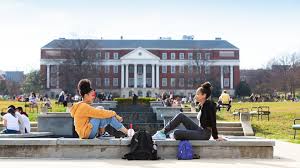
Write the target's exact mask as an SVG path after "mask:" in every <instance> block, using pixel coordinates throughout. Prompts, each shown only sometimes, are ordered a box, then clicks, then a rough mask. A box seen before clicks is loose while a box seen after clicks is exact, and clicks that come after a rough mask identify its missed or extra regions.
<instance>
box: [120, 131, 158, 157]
mask: <svg viewBox="0 0 300 168" xmlns="http://www.w3.org/2000/svg"><path fill="white" fill-rule="evenodd" d="M129 147H130V152H129V153H127V154H125V155H124V156H123V158H122V159H127V160H158V159H159V157H157V146H156V145H155V144H153V140H152V137H151V135H150V134H149V133H148V132H147V131H144V130H141V131H138V132H137V133H135V134H134V135H133V137H132V139H131V142H130V145H129Z"/></svg>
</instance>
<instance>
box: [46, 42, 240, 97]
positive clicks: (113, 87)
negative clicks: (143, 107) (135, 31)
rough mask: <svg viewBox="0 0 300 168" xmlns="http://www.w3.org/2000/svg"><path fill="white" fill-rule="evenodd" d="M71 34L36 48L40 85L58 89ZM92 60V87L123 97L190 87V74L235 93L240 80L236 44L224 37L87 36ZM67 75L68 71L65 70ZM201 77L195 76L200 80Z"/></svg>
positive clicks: (190, 90)
mask: <svg viewBox="0 0 300 168" xmlns="http://www.w3.org/2000/svg"><path fill="white" fill-rule="evenodd" d="M71 41H72V40H71V39H56V40H53V41H51V42H50V43H48V44H47V45H45V46H44V47H42V48H41V74H42V75H43V77H44V78H45V82H44V87H45V88H47V90H48V91H49V92H54V93H58V92H60V91H61V90H62V89H63V85H64V81H63V80H62V78H61V76H62V75H64V74H61V72H60V69H61V67H62V66H63V61H62V60H67V59H68V58H65V57H63V54H62V53H63V52H66V51H64V50H66V49H67V48H68V46H69V44H68V43H69V42H71ZM86 41H92V42H93V44H94V45H92V46H90V47H89V53H90V55H92V56H94V57H95V58H96V59H95V62H94V64H93V65H95V66H97V68H96V70H95V73H93V74H96V75H94V76H86V78H89V79H91V81H92V83H93V85H94V87H95V89H96V90H97V91H99V92H100V91H101V92H111V93H113V94H115V95H116V96H121V97H128V96H130V95H131V94H132V93H133V92H135V93H137V94H139V96H154V95H155V93H158V94H160V93H161V92H163V91H167V92H173V93H174V94H177V95H188V94H190V93H194V92H195V89H196V88H197V87H198V86H199V83H195V79H207V78H208V77H209V79H213V80H214V81H217V82H218V83H219V84H220V87H221V88H222V89H226V90H229V91H230V93H232V94H233V93H234V88H235V87H236V86H237V85H238V84H239V82H240V69H239V63H240V62H239V49H238V48H237V47H235V46H234V45H232V44H230V43H229V42H227V41H226V40H221V39H220V38H216V39H215V40H86ZM68 75H70V74H68ZM199 81H200V80H199Z"/></svg>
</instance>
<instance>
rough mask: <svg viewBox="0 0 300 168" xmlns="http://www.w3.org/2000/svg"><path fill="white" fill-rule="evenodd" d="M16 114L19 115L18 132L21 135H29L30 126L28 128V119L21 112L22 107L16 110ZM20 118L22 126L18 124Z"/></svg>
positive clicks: (26, 115) (25, 114)
mask: <svg viewBox="0 0 300 168" xmlns="http://www.w3.org/2000/svg"><path fill="white" fill-rule="evenodd" d="M16 114H17V115H18V114H19V116H20V117H19V126H20V132H21V133H30V130H31V126H30V120H29V118H28V114H27V113H26V112H24V111H23V108H22V107H17V108H16ZM20 118H21V120H22V124H21V123H20Z"/></svg>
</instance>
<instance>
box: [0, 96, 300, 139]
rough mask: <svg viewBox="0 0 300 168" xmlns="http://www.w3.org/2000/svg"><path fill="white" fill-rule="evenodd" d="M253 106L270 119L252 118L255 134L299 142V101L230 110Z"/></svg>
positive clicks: (226, 115)
mask: <svg viewBox="0 0 300 168" xmlns="http://www.w3.org/2000/svg"><path fill="white" fill-rule="evenodd" d="M11 104H13V105H15V106H21V107H23V108H24V105H25V103H24V102H13V101H0V110H2V109H3V108H4V109H6V108H7V106H9V105H11ZM52 105H53V111H54V112H64V111H66V109H65V108H64V107H62V106H57V105H55V104H54V101H53V102H52ZM255 106H269V107H270V111H271V115H270V121H268V120H267V118H266V116H264V117H265V118H263V120H262V121H261V120H257V118H253V119H252V126H253V128H254V130H255V132H256V136H259V137H265V138H271V139H280V140H285V141H290V142H294V143H299V144H300V131H299V134H298V137H297V139H296V140H294V139H293V133H294V132H293V129H292V128H291V126H292V124H293V121H294V118H300V103H299V102H298V103H295V102H263V103H262V102H259V103H250V102H247V103H236V102H234V103H233V104H232V110H234V109H236V108H249V109H250V108H251V107H255ZM29 116H30V120H31V121H36V119H37V113H36V112H31V113H29ZM217 116H218V120H222V121H238V119H237V117H236V120H234V119H233V115H232V113H231V112H227V111H226V110H225V109H222V111H221V112H218V113H217Z"/></svg>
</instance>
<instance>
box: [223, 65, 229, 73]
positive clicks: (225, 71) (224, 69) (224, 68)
mask: <svg viewBox="0 0 300 168" xmlns="http://www.w3.org/2000/svg"><path fill="white" fill-rule="evenodd" d="M223 71H224V74H228V73H229V66H224V67H223Z"/></svg>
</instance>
